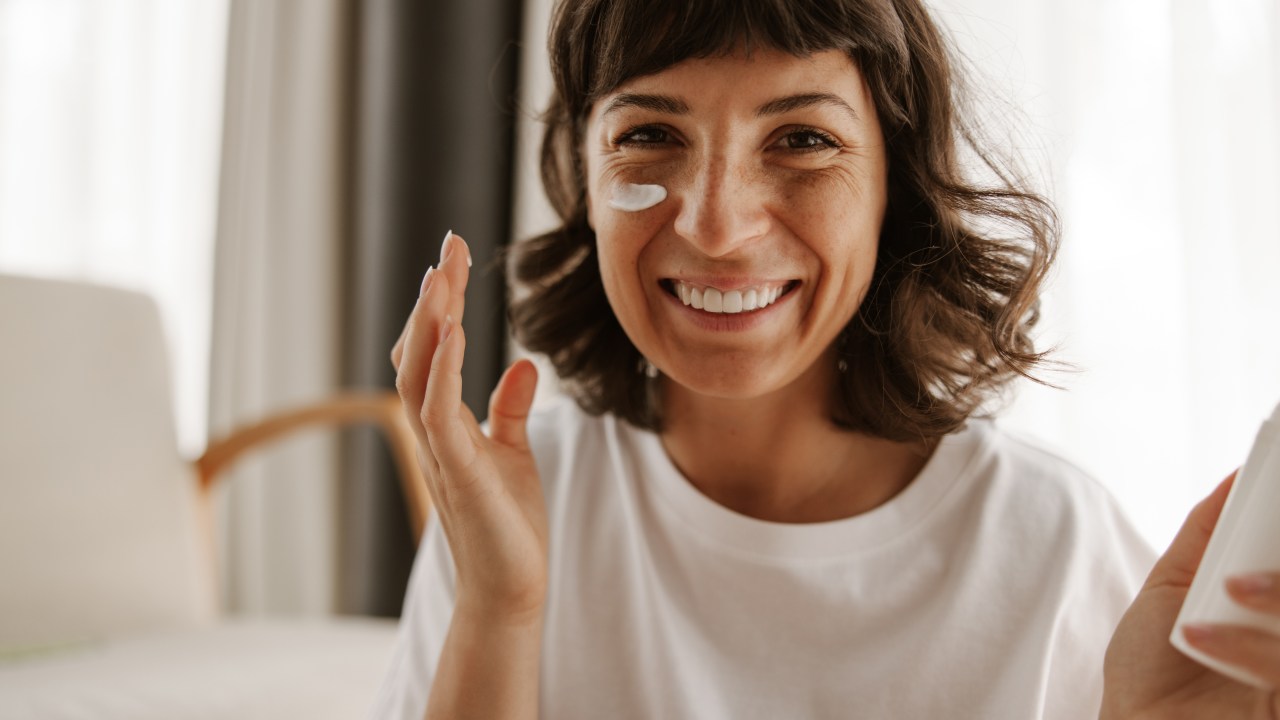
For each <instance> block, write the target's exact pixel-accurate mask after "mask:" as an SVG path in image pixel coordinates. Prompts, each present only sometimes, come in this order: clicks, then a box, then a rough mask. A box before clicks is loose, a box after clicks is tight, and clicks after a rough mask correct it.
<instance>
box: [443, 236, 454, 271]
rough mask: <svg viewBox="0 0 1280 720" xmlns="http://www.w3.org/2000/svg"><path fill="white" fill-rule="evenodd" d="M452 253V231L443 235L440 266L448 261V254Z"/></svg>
mask: <svg viewBox="0 0 1280 720" xmlns="http://www.w3.org/2000/svg"><path fill="white" fill-rule="evenodd" d="M451 252H453V231H452V230H450V231H449V232H447V233H445V234H444V242H443V243H441V244H440V264H441V265H443V264H444V261H445V260H446V259H448V257H449V253H451Z"/></svg>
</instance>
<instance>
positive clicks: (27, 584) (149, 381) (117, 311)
mask: <svg viewBox="0 0 1280 720" xmlns="http://www.w3.org/2000/svg"><path fill="white" fill-rule="evenodd" d="M169 382H170V380H169V369H168V362H167V355H166V349H165V344H164V335H163V331H162V328H161V324H160V317H159V313H158V311H157V308H156V306H155V303H154V302H152V301H151V300H150V299H149V298H148V297H146V296H145V295H142V294H139V293H136V292H130V291H125V290H119V289H113V288H106V287H100V286H93V285H87V284H82V283H72V282H64V281H54V280H43V279H35V278H27V277H18V276H12V275H0V652H8V653H13V652H21V651H24V650H31V649H37V648H42V647H49V646H60V645H68V644H76V643H81V642H86V641H94V640H98V639H102V638H109V637H114V636H118V635H124V634H130V633H134V632H138V631H144V630H149V629H159V628H164V627H169V626H181V625H189V624H192V623H199V622H201V621H204V620H207V619H208V618H210V617H212V615H213V613H214V602H213V591H212V587H211V582H212V579H211V573H210V570H209V568H210V558H209V555H208V550H207V548H205V547H204V546H203V543H202V542H201V540H200V538H201V537H202V536H201V534H200V526H199V524H198V523H199V522H200V521H201V518H200V513H199V510H198V501H197V489H196V487H195V482H194V479H193V475H192V471H191V469H190V466H189V465H188V464H187V463H184V462H183V460H182V458H181V457H179V454H178V450H177V442H176V437H175V433H174V425H173V409H172V406H171V404H170V386H169Z"/></svg>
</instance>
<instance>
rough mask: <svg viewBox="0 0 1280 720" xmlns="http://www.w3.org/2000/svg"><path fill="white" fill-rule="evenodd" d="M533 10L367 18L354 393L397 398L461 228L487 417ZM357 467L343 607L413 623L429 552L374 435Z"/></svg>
mask: <svg viewBox="0 0 1280 720" xmlns="http://www.w3.org/2000/svg"><path fill="white" fill-rule="evenodd" d="M520 6H521V3H520V2H519V1H518V0H425V1H424V0H363V2H360V3H358V5H357V8H356V9H355V11H354V12H353V14H352V15H353V17H354V20H355V21H354V22H353V23H352V26H351V33H352V36H351V42H352V45H353V48H354V52H353V57H354V58H355V60H354V66H353V68H352V76H351V78H350V80H351V82H350V87H351V88H352V97H351V102H350V103H349V107H350V109H351V113H352V117H351V118H350V127H351V128H352V129H353V130H352V132H353V137H352V138H351V142H350V144H349V147H350V148H351V157H350V158H349V170H350V173H351V178H352V201H353V203H354V211H353V212H352V214H351V224H352V227H351V228H350V229H349V230H350V232H349V233H348V237H350V238H351V239H352V242H351V243H350V244H349V246H348V248H347V250H348V255H347V257H346V258H345V263H344V267H345V273H346V278H345V280H346V283H345V284H346V293H345V294H346V298H347V303H346V317H345V318H344V325H345V333H344V337H345V338H346V345H345V349H344V358H343V362H344V379H345V381H346V384H347V385H348V386H352V387H386V388H392V387H394V383H395V376H394V372H393V370H392V368H391V364H390V361H389V359H388V356H389V353H390V350H391V346H392V344H393V343H394V342H395V339H396V337H397V336H398V335H399V333H400V328H401V327H402V326H403V324H404V321H405V319H406V318H407V317H408V314H409V311H410V310H411V309H412V307H413V303H414V300H415V299H416V298H417V295H418V287H419V285H420V283H421V280H422V275H423V273H424V272H426V269H427V267H428V265H430V264H433V263H435V262H437V261H438V260H439V251H440V241H441V240H442V239H443V237H444V234H445V232H446V231H447V230H450V229H452V230H454V231H455V232H458V233H459V234H461V235H464V236H465V237H466V239H467V241H468V243H469V244H470V245H471V248H472V252H473V256H474V258H475V267H474V268H473V269H472V280H471V285H470V287H469V289H468V293H467V313H466V318H465V320H464V327H465V329H466V333H467V355H466V365H465V371H464V381H463V384H464V387H463V400H464V401H465V402H466V403H467V405H468V406H470V407H471V409H472V410H473V411H474V412H475V413H476V416H477V417H480V418H483V417H484V416H485V414H486V412H487V404H488V393H489V390H490V389H491V388H492V387H493V385H494V383H495V382H496V381H497V378H498V375H499V374H500V373H501V370H502V367H503V364H504V360H505V353H506V336H507V331H506V321H505V310H504V298H505V285H504V283H503V277H502V268H501V266H500V265H499V264H498V263H497V262H496V260H495V258H496V257H497V251H498V250H499V248H500V247H501V246H502V245H503V244H505V243H506V241H507V239H508V237H509V236H510V233H511V206H512V192H513V189H512V151H513V145H514V138H515V130H514V124H515V115H516V112H515V107H516V101H515V98H516V79H517V77H518V71H519V66H518V63H519V49H518V44H517V42H518V38H519V34H520V27H521V25H520V22H521V18H520V12H521V8H520ZM343 463H344V470H345V473H344V474H345V477H346V478H347V479H348V482H346V483H345V485H344V487H343V491H342V497H341V511H340V515H341V523H340V535H341V558H340V577H341V583H340V586H341V590H340V597H339V609H340V610H341V611H343V612H351V613H361V614H370V615H382V616H394V615H398V614H399V612H400V608H401V603H402V600H403V596H404V589H405V585H406V582H407V580H408V573H409V568H410V566H411V563H412V559H413V554H414V552H415V550H416V548H415V543H414V542H413V539H412V537H411V531H410V529H409V523H408V513H407V510H406V508H405V505H404V501H403V498H402V495H401V493H400V489H399V485H398V482H399V481H398V479H397V478H396V476H395V474H394V470H393V468H392V465H391V461H390V457H389V456H388V455H387V453H386V448H385V446H384V445H383V443H382V441H381V440H380V439H378V438H376V437H375V436H373V435H372V434H359V435H352V436H351V437H350V438H348V441H347V444H346V446H345V448H344V460H343Z"/></svg>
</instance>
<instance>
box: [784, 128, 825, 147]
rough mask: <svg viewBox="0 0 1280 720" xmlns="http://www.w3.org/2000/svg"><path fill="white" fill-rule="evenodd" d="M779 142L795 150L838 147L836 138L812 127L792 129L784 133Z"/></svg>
mask: <svg viewBox="0 0 1280 720" xmlns="http://www.w3.org/2000/svg"><path fill="white" fill-rule="evenodd" d="M779 143H780V144H781V145H782V146H783V147H784V148H785V149H787V150H795V151H797V152H818V151H820V150H829V149H833V148H838V147H840V142H839V141H838V140H836V139H835V138H833V137H831V136H830V135H828V134H826V133H824V132H822V131H821V130H815V129H813V128H802V129H799V130H793V131H791V132H789V133H787V134H786V135H784V136H783V137H782V139H781V140H780V141H779Z"/></svg>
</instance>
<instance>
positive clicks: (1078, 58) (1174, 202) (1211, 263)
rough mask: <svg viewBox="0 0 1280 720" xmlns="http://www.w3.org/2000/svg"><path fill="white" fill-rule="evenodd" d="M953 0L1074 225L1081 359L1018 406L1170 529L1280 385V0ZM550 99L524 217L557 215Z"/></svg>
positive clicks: (524, 149)
mask: <svg viewBox="0 0 1280 720" xmlns="http://www.w3.org/2000/svg"><path fill="white" fill-rule="evenodd" d="M931 7H933V8H934V10H935V13H936V17H938V18H940V19H941V20H942V21H943V23H944V24H945V25H946V26H947V27H948V28H950V30H951V32H952V33H953V35H954V37H955V39H956V41H957V43H958V45H959V46H960V47H961V49H962V51H963V52H964V54H965V55H966V56H967V57H968V59H969V60H970V61H971V62H972V64H973V65H974V66H975V67H976V68H977V69H978V71H979V73H980V75H981V81H980V82H979V83H978V85H979V86H980V87H986V88H988V89H989V90H990V91H991V93H992V95H993V97H992V98H989V99H988V100H987V102H986V107H988V108H989V115H990V116H991V117H992V119H994V120H997V121H998V122H997V126H1003V129H1001V131H1000V132H1001V134H1002V135H1003V134H1004V130H1005V129H1011V131H1010V132H1009V134H1008V137H1009V141H1010V142H1013V143H1015V144H1016V146H1017V148H1018V150H1019V152H1021V153H1024V154H1025V155H1026V156H1027V158H1028V160H1029V161H1030V163H1031V164H1032V165H1034V166H1037V167H1038V168H1040V170H1041V171H1042V175H1043V176H1044V178H1045V185H1046V187H1047V190H1048V192H1049V194H1050V195H1051V196H1052V197H1053V198H1054V199H1055V201H1056V202H1057V203H1058V205H1059V209H1060V211H1061V214H1062V218H1063V221H1064V226H1065V229H1066V235H1065V238H1064V246H1063V253H1062V257H1061V262H1060V265H1059V268H1058V272H1057V276H1056V281H1055V283H1054V284H1053V286H1052V288H1051V290H1050V292H1049V294H1048V296H1047V297H1046V301H1045V305H1046V307H1045V313H1046V320H1045V328H1044V339H1045V342H1047V343H1050V344H1056V345H1058V346H1060V347H1061V353H1060V354H1059V359H1062V360H1065V361H1068V362H1071V363H1074V365H1075V366H1076V368H1077V370H1078V371H1077V372H1074V373H1070V374H1065V375H1058V376H1055V377H1053V378H1051V379H1052V380H1053V381H1054V382H1056V383H1058V384H1061V385H1064V386H1065V387H1066V388H1067V390H1066V391H1058V390H1052V389H1046V388H1042V387H1039V386H1031V385H1024V386H1020V387H1019V388H1018V393H1017V399H1016V401H1014V402H1013V404H1012V406H1011V407H1009V408H1008V410H1007V412H1004V413H1003V414H1002V418H1003V419H1002V424H1003V425H1004V426H1006V427H1009V428H1012V429H1015V430H1017V431H1021V432H1025V433H1028V434H1031V435H1034V436H1038V437H1040V438H1042V439H1043V440H1046V441H1048V442H1049V443H1050V444H1051V445H1056V446H1057V447H1059V448H1060V449H1061V450H1062V451H1063V452H1064V453H1065V454H1066V455H1067V456H1068V457H1070V458H1072V459H1074V460H1075V461H1077V462H1078V463H1079V464H1081V465H1082V466H1083V467H1085V468H1086V469H1088V470H1090V471H1091V472H1092V473H1093V474H1094V475H1096V476H1097V477H1098V478H1099V479H1101V480H1102V482H1103V483H1104V484H1106V485H1107V486H1108V487H1109V488H1110V489H1111V490H1112V492H1113V493H1114V494H1115V495H1116V496H1117V497H1118V498H1119V499H1120V501H1121V502H1122V503H1123V504H1124V505H1125V507H1126V508H1127V510H1128V511H1129V513H1130V515H1131V516H1132V517H1133V518H1134V519H1135V521H1136V522H1137V524H1138V525H1139V527H1140V529H1141V530H1142V531H1143V533H1144V534H1145V535H1146V536H1147V538H1148V539H1149V540H1150V541H1151V542H1152V543H1153V544H1154V545H1155V546H1157V547H1164V546H1165V545H1166V544H1167V543H1168V541H1169V540H1170V539H1171V538H1172V535H1173V533H1174V532H1175V531H1176V529H1177V527H1178V525H1179V524H1180V523H1181V520H1182V518H1183V516H1184V515H1185V513H1186V512H1187V511H1188V510H1189V509H1190V507H1191V505H1193V504H1194V502H1195V500H1196V499H1197V498H1198V497H1199V496H1200V495H1202V494H1204V493H1207V492H1208V490H1209V489H1210V487H1211V486H1212V485H1213V484H1214V483H1216V481H1217V480H1219V479H1221V478H1222V477H1223V476H1225V475H1226V473H1227V472H1229V471H1230V470H1231V469H1232V468H1234V467H1235V466H1236V465H1237V464H1239V463H1240V462H1241V461H1242V460H1243V457H1244V453H1245V451H1246V450H1247V448H1248V445H1249V443H1250V442H1251V441H1252V437H1253V433H1254V432H1255V431H1256V429H1257V426H1258V424H1259V423H1260V422H1261V420H1262V418H1263V416H1264V414H1265V413H1267V412H1269V411H1270V408H1271V407H1272V406H1274V404H1275V403H1276V402H1277V401H1280V332H1277V331H1276V329H1275V328H1277V327H1278V324H1277V321H1276V315H1277V314H1280V283H1276V282H1275V281H1274V280H1273V279H1272V278H1273V277H1274V276H1275V275H1276V273H1277V272H1278V271H1280V231H1278V230H1277V226H1276V223H1275V222H1274V221H1273V219H1272V217H1271V216H1272V213H1273V210H1274V208H1275V206H1276V202H1277V199H1278V198H1280V54H1278V53H1280V50H1278V49H1277V48H1280V15H1278V12H1280V11H1277V8H1276V6H1275V5H1274V4H1273V3H1272V2H1271V0H1232V1H1230V2H1224V1H1223V0H1132V1H1130V2H1123V3H1118V2H1111V1H1110V0H1079V1H1077V2H1059V1H1058V0H939V1H938V2H935V3H933V4H932V5H931ZM526 8H527V10H528V14H527V18H528V19H527V21H526V32H525V49H524V52H525V67H526V70H525V80H526V81H527V82H526V84H525V94H524V96H523V102H524V105H525V108H526V109H527V110H529V111H536V110H540V109H541V108H542V107H543V106H544V104H545V101H546V97H547V93H548V92H549V87H550V82H549V77H548V75H547V72H546V62H547V61H546V55H545V35H546V27H547V18H548V15H549V8H550V3H549V2H547V0H531V1H530V2H528V3H527V5H526ZM1011 109H1016V110H1017V111H1016V112H1010V110H1011ZM532 117H533V114H532V112H527V113H526V117H525V122H524V127H523V128H522V134H521V137H520V140H521V142H520V153H521V156H520V165H519V173H520V176H519V182H520V188H521V192H522V195H521V199H520V202H519V203H518V204H517V236H518V237H522V236H526V235H528V234H530V233H532V232H535V231H537V230H541V229H543V228H545V227H547V226H548V225H549V224H550V223H551V222H552V216H551V215H550V213H549V211H548V209H547V208H546V205H545V202H544V201H543V198H542V196H541V190H540V188H539V186H538V184H537V179H536V178H537V156H536V143H537V139H538V137H539V136H538V132H537V127H536V124H535V123H534V121H533V120H532ZM1007 117H1013V118H1014V122H1013V124H1012V125H1009V124H1006V123H1002V122H999V121H1000V120H1001V119H1002V118H1007ZM547 376H549V375H548V374H547V373H544V377H547Z"/></svg>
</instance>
